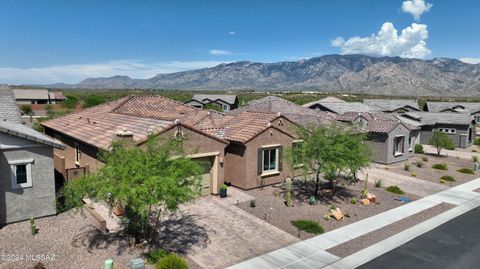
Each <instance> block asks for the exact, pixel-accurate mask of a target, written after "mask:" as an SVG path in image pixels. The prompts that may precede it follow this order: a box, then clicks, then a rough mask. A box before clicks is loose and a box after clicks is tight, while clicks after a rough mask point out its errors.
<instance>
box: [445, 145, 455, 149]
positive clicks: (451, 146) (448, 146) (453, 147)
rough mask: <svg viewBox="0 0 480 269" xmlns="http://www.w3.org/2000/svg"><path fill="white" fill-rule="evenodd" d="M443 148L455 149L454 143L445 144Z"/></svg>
mask: <svg viewBox="0 0 480 269" xmlns="http://www.w3.org/2000/svg"><path fill="white" fill-rule="evenodd" d="M445 149H448V150H455V146H454V145H447V146H445Z"/></svg>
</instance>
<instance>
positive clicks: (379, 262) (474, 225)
mask: <svg viewBox="0 0 480 269" xmlns="http://www.w3.org/2000/svg"><path fill="white" fill-rule="evenodd" d="M358 268H362V269H396V268H399V269H400V268H401V269H416V268H419V269H420V268H421V269H429V268H434V269H438V268H452V269H453V268H455V269H469V268H480V207H479V208H476V209H473V210H471V211H469V212H467V213H465V214H463V215H461V216H459V217H457V218H455V219H453V220H451V221H449V222H447V223H445V224H443V225H441V226H439V227H437V228H435V229H433V230H431V231H430V232H428V233H425V234H423V235H421V236H419V237H417V238H415V239H413V240H412V241H410V242H408V243H406V244H404V245H402V246H400V247H398V248H396V249H394V250H392V251H390V252H387V253H385V254H384V255H382V256H380V257H378V258H376V259H374V260H371V261H370V262H368V263H366V264H364V265H362V266H360V267H358Z"/></svg>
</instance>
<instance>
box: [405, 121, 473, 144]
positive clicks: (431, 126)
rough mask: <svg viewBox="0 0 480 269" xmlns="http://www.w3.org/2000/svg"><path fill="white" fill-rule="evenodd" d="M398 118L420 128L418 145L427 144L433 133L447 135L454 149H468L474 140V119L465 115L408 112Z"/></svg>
mask: <svg viewBox="0 0 480 269" xmlns="http://www.w3.org/2000/svg"><path fill="white" fill-rule="evenodd" d="M398 118H399V119H400V120H401V121H403V122H405V123H407V124H410V125H416V126H418V127H420V128H421V133H420V143H421V144H429V141H430V138H431V137H432V134H433V132H434V131H440V132H444V133H447V134H448V135H449V136H450V138H451V139H452V141H453V144H454V145H455V147H459V148H468V147H470V146H471V145H472V142H473V140H474V139H475V136H476V134H475V127H476V123H475V118H474V117H473V116H472V115H470V114H466V113H452V112H450V113H448V112H440V113H432V112H408V113H405V114H403V115H400V116H398Z"/></svg>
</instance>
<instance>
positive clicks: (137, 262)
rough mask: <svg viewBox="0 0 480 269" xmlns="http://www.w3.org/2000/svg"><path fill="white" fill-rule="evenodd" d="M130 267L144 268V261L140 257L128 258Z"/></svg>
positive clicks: (132, 268)
mask: <svg viewBox="0 0 480 269" xmlns="http://www.w3.org/2000/svg"><path fill="white" fill-rule="evenodd" d="M129 268H130V269H145V263H144V262H143V260H142V259H140V258H136V259H132V260H130V267H129Z"/></svg>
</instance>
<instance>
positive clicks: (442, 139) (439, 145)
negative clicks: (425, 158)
mask: <svg viewBox="0 0 480 269" xmlns="http://www.w3.org/2000/svg"><path fill="white" fill-rule="evenodd" d="M428 143H429V144H430V145H432V146H434V147H435V148H436V149H437V156H440V153H441V151H442V149H444V148H455V145H454V144H453V141H452V139H451V138H450V137H449V136H448V134H447V133H443V132H440V131H436V130H435V131H433V134H432V137H431V138H430V140H429V141H428Z"/></svg>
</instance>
